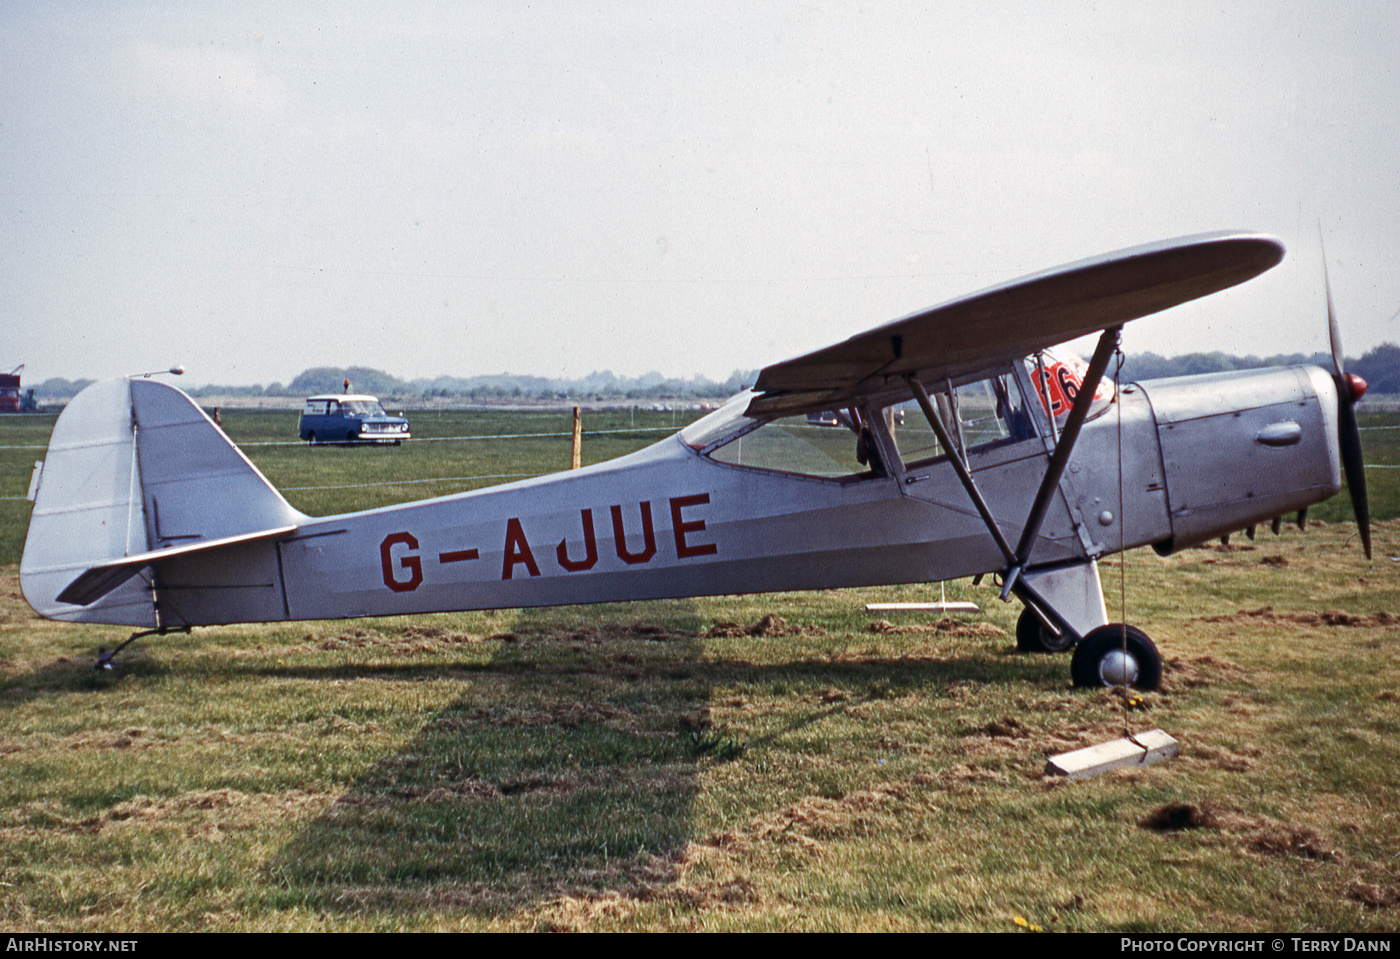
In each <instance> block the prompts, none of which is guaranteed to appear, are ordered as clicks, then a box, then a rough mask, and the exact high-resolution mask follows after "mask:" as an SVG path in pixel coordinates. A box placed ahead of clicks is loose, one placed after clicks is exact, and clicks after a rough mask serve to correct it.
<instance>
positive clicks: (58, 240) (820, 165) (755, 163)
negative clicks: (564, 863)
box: [0, 0, 1400, 384]
mask: <svg viewBox="0 0 1400 959" xmlns="http://www.w3.org/2000/svg"><path fill="white" fill-rule="evenodd" d="M1398 64H1400V9H1398V8H1397V7H1396V6H1395V4H1394V3H1392V2H1376V3H1365V2H1353V0H1347V2H1344V3H1336V2H1317V3H1287V4H1250V3H1238V2H1231V3H1219V2H1216V3H1210V4H1205V3H1200V4H1193V3H1183V2H1173V3H1169V4H1147V3H1123V4H1115V3H1094V4H1091V3H1083V4H1046V3H1041V2H1028V3H1024V4H1020V3H983V2H978V3H969V4H965V5H964V4H952V3H938V2H930V0H921V2H916V3H908V4H902V3H894V2H883V0H881V2H876V3H873V4H870V5H868V6H866V7H865V8H864V9H862V8H861V7H860V6H859V5H856V4H851V3H846V2H831V3H826V2H818V3H808V4H797V3H782V4H772V5H770V4H762V3H753V2H744V3H735V4H707V3H702V2H696V0H687V2H682V3H676V4H667V3H658V2H645V3H643V2H635V3H563V2H560V3H551V2H544V3H539V2H536V3H531V4H528V5H527V4H512V3H506V2H500V0H492V2H483V3H465V2H454V3H445V4H441V5H434V4H413V3H408V4H405V3H394V2H385V0H379V2H375V3H372V4H363V5H357V4H347V3H326V4H320V3H286V2H284V0H277V2H275V3H267V4H258V3H253V2H238V3H199V2H180V3H168V4H162V3H156V4H137V3H118V2H112V3H100V4H97V3H94V4H87V3H84V4H76V3H58V2H56V3H27V2H17V0H8V2H6V3H5V4H4V5H3V6H0V85H2V86H0V91H2V92H3V95H2V96H0V218H3V219H2V220H0V308H2V309H3V310H4V315H3V319H0V368H3V370H8V369H9V368H11V367H13V366H15V365H17V364H19V363H21V362H23V363H26V364H27V365H26V368H25V379H26V381H27V382H31V383H36V382H39V381H40V380H43V379H46V378H48V377H50V376H65V377H69V378H76V377H94V378H97V377H107V376H115V375H121V374H124V373H133V372H140V371H145V370H149V369H155V368H160V367H165V366H169V365H171V364H172V363H176V362H181V363H184V364H185V365H186V366H187V367H188V369H189V375H188V377H187V379H188V380H189V381H192V382H193V383H195V384H202V383H225V384H249V383H263V384H266V383H270V382H273V381H282V382H286V381H288V380H289V379H290V378H291V377H293V376H294V375H295V374H296V373H298V372H299V371H301V370H302V369H304V368H306V367H310V366H317V365H337V366H339V365H351V364H355V365H363V366H370V367H377V368H380V369H384V370H386V371H388V372H390V373H393V374H395V375H398V376H403V377H417V376H432V375H438V374H451V375H459V376H468V375H472V374H479V373H498V372H503V371H509V372H512V373H531V374H537V375H544V376H570V377H573V376H581V375H584V374H587V373H589V372H591V371H593V370H600V369H611V370H613V371H615V372H617V373H621V374H636V373H641V372H645V371H648V370H658V371H661V372H662V373H665V374H668V375H692V374H696V373H699V374H704V375H707V376H709V377H711V378H722V377H725V376H727V375H728V374H729V373H730V372H731V371H733V370H735V369H753V368H757V367H760V366H763V365H766V364H768V363H771V362H775V361H778V360H782V359H786V358H788V357H790V356H793V355H795V354H798V353H802V352H806V351H808V350H811V349H815V348H818V347H821V346H824V345H826V344H827V343H829V342H833V341H835V340H839V339H843V338H845V337H847V336H849V335H851V334H853V333H856V332H858V331H860V330H862V329H865V328H867V327H870V326H873V325H876V324H878V323H881V322H884V321H886V320H889V319H893V318H895V317H897V316H901V315H904V314H906V313H909V312H912V311H914V310H917V309H921V308H923V307H925V306H929V305H931V304H933V303H936V302H940V301H942V300H945V299H948V298H951V297H953V296H957V295H959V294H962V293H967V292H971V291H973V290H976V289H980V288H982V287H984V286H988V285H991V284H994V283H1000V282H1004V281H1005V280H1008V279H1011V278H1013V277H1015V276H1017V275H1020V274H1023V273H1030V272H1034V271H1037V270H1040V269H1043V268H1046V267H1050V266H1054V265H1056V264H1059V263H1062V262H1067V261H1071V260H1076V259H1080V258H1083V257H1086V256H1090V255H1094V254H1099V253H1105V252H1108V251H1110V250H1114V249H1117V248H1120V247H1125V246H1132V245H1136V244H1139V243H1145V242H1149V241H1153V240H1158V239H1163V238H1166V237H1172V236H1180V235H1184V234H1191V233H1200V232H1205V231H1211V230H1219V229H1233V228H1242V229H1249V230H1259V231H1264V232H1268V233H1272V234H1275V235H1277V236H1279V237H1280V238H1281V239H1283V241H1284V242H1285V243H1286V245H1287V246H1288V249H1289V256H1288V258H1287V259H1286V260H1285V262H1284V264H1283V265H1281V266H1280V267H1278V268H1276V269H1275V270H1274V271H1272V272H1271V273H1269V274H1266V275H1265V276H1263V277H1261V278H1260V279H1258V280H1255V281H1252V282H1251V283H1249V284H1246V285H1245V286H1242V287H1240V288H1238V289H1236V290H1233V291H1230V292H1227V293H1224V294H1220V295H1217V296H1214V297H1210V298H1208V299H1206V300H1203V301H1200V302H1199V303H1197V304H1192V305H1188V306H1186V307H1181V308H1178V309H1176V310H1172V311H1168V312H1167V313H1164V314H1161V315H1160V316H1158V317H1153V318H1149V319H1146V320H1142V321H1138V322H1136V323H1133V324H1130V325H1129V327H1128V329H1127V331H1126V334H1125V347H1126V348H1127V349H1128V350H1129V351H1130V352H1141V351H1146V350H1152V351H1155V352H1158V353H1165V354H1169V355H1172V354H1178V353H1183V352H1190V351H1196V350H1213V349H1221V350H1226V351H1230V352H1236V353H1260V354H1266V355H1267V354H1272V353H1277V352H1293V351H1302V352H1311V351H1312V350H1318V349H1325V348H1326V320H1325V305H1324V300H1323V292H1322V256H1321V253H1320V252H1319V246H1318V232H1319V231H1318V225H1319V222H1320V223H1321V228H1322V230H1321V232H1322V234H1323V236H1324V238H1325V242H1326V252H1327V258H1328V263H1329V269H1330V273H1331V281H1332V288H1333V293H1334V296H1335V299H1336V302H1337V305H1338V311H1339V313H1340V316H1341V319H1342V323H1343V328H1344V331H1345V336H1346V344H1347V351H1348V353H1349V354H1350V355H1353V356H1358V355H1360V354H1361V353H1363V352H1364V351H1366V350H1367V349H1369V348H1371V347H1373V346H1375V345H1377V344H1378V343H1380V342H1383V341H1396V340H1400V321H1397V320H1393V319H1391V317H1392V315H1393V314H1395V313H1396V312H1397V310H1400V122H1398V121H1400V77H1397V75H1396V74H1397V65H1398ZM987 335H988V336H995V335H996V331H995V329H988V330H987Z"/></svg>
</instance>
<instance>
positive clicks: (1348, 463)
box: [1318, 236, 1371, 559]
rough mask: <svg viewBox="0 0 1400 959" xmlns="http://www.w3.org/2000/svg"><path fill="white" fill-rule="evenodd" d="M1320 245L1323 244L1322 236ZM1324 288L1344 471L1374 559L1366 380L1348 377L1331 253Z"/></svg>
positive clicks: (1363, 539) (1368, 553) (1366, 547)
mask: <svg viewBox="0 0 1400 959" xmlns="http://www.w3.org/2000/svg"><path fill="white" fill-rule="evenodd" d="M1318 242H1319V244H1320V243H1321V242H1322V239H1321V237H1320V236H1319V237H1318ZM1322 285H1323V287H1324V288H1325V289H1326V291H1327V336H1328V339H1330V340H1331V341H1332V370H1333V373H1332V380H1333V381H1334V382H1335V383H1336V384H1337V434H1338V439H1339V441H1340V445H1341V453H1342V469H1343V470H1345V471H1346V476H1347V489H1348V490H1349V491H1350V492H1351V509H1352V512H1353V513H1355V514H1356V525H1357V528H1358V529H1359V530H1360V531H1361V546H1362V548H1363V549H1364V550H1365V551H1366V558H1367V559H1370V558H1371V508H1370V506H1369V504H1368V503H1367V500H1366V463H1365V461H1364V460H1363V458H1362V455H1361V430H1360V429H1359V428H1358V427H1357V425H1356V401H1357V400H1359V399H1361V394H1362V393H1364V392H1365V391H1366V384H1365V381H1364V380H1361V379H1360V377H1356V376H1347V374H1346V365H1345V364H1346V360H1345V354H1344V353H1343V350H1342V328H1341V324H1339V323H1338V322H1337V311H1336V309H1335V308H1334V307H1333V306H1332V283H1331V281H1330V280H1329V279H1328V277H1327V252H1326V250H1324V251H1323V254H1322Z"/></svg>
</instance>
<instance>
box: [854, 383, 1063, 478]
mask: <svg viewBox="0 0 1400 959" xmlns="http://www.w3.org/2000/svg"><path fill="white" fill-rule="evenodd" d="M929 399H930V400H931V401H932V402H933V407H934V410H935V412H937V414H938V416H939V419H940V420H941V421H942V422H943V424H944V426H945V427H946V428H947V432H948V434H949V436H950V438H951V439H952V440H953V441H954V442H955V443H959V444H961V445H962V446H963V447H965V448H966V449H967V450H969V451H971V450H977V449H981V448H983V447H987V446H991V445H994V444H998V443H1006V442H1017V441H1020V440H1024V439H1031V438H1032V437H1034V436H1035V435H1036V434H1035V426H1034V424H1033V423H1032V421H1031V418H1030V416H1029V415H1028V413H1027V411H1026V405H1025V401H1024V400H1023V399H1022V397H1021V389H1020V387H1019V386H1018V385H1017V383H1016V378H1015V376H1013V375H1012V374H1010V373H1006V374H1003V375H1001V376H994V377H991V378H989V379H985V380H977V381H975V382H972V383H964V384H963V385H961V386H958V387H956V388H954V389H953V391H952V394H951V396H950V395H949V393H948V392H947V391H946V390H945V391H942V392H933V393H931V395H930V397H929ZM882 414H883V416H884V418H885V423H886V424H887V425H888V427H889V430H890V434H891V435H892V436H893V438H894V441H895V447H896V448H897V449H898V450H899V456H900V459H902V460H903V461H904V464H905V465H906V466H912V465H917V464H922V463H927V462H929V461H931V460H934V459H937V458H938V457H940V456H943V455H945V454H946V453H947V451H946V450H944V449H943V447H942V445H941V444H940V443H939V442H938V437H937V435H936V434H935V433H934V431H933V428H932V427H931V426H930V425H929V422H928V419H927V418H926V417H925V416H924V412H923V409H922V408H921V407H920V406H919V404H918V402H917V401H916V400H912V399H911V400H906V401H904V402H903V403H897V404H895V405H893V406H888V407H886V408H885V409H884V410H883V411H882Z"/></svg>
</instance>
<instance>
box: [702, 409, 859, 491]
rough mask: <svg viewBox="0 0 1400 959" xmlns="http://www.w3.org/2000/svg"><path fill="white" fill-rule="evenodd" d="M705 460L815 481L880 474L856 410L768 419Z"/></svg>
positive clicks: (716, 450) (825, 411) (719, 448)
mask: <svg viewBox="0 0 1400 959" xmlns="http://www.w3.org/2000/svg"><path fill="white" fill-rule="evenodd" d="M709 455H710V456H711V458H713V459H715V460H716V461H718V462H720V463H728V464H729V465H730V466H744V467H748V468H750V469H762V470H774V471H777V472H781V473H797V474H799V475H802V476H814V477H818V478H820V479H834V480H841V479H845V478H847V477H861V476H867V477H870V476H883V475H885V471H884V467H883V464H881V463H880V457H879V452H878V447H877V446H876V442H875V438H874V436H873V435H872V434H871V430H870V427H869V425H868V424H867V423H866V422H865V421H864V419H863V415H862V413H861V411H860V410H857V409H848V410H822V411H820V412H816V413H807V414H805V415H801V416H784V417H781V418H779V419H774V420H769V421H767V422H766V423H764V424H762V425H761V426H759V427H757V428H756V429H753V430H750V431H749V432H747V433H743V434H741V435H739V436H737V437H735V438H734V439H732V440H730V441H729V442H727V443H725V444H724V445H722V446H719V447H717V448H716V449H714V450H712V451H711V452H710V454H709Z"/></svg>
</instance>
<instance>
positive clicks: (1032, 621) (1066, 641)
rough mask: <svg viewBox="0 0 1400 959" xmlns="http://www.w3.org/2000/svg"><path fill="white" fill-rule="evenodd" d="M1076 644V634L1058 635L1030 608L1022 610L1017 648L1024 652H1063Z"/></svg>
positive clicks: (1018, 626) (1018, 621) (1017, 629)
mask: <svg viewBox="0 0 1400 959" xmlns="http://www.w3.org/2000/svg"><path fill="white" fill-rule="evenodd" d="M1073 645H1074V636H1072V635H1071V634H1069V633H1061V634H1060V635H1058V636H1056V635H1055V634H1054V633H1052V632H1050V630H1048V629H1046V628H1045V624H1044V623H1042V622H1041V621H1040V617H1039V616H1037V615H1036V614H1035V613H1033V612H1031V611H1030V610H1029V609H1023V610H1021V618H1020V619H1018V620H1016V648H1017V649H1019V650H1020V651H1021V652H1023V653H1063V652H1064V651H1065V650H1067V649H1069V648H1070V647H1071V646H1073Z"/></svg>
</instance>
